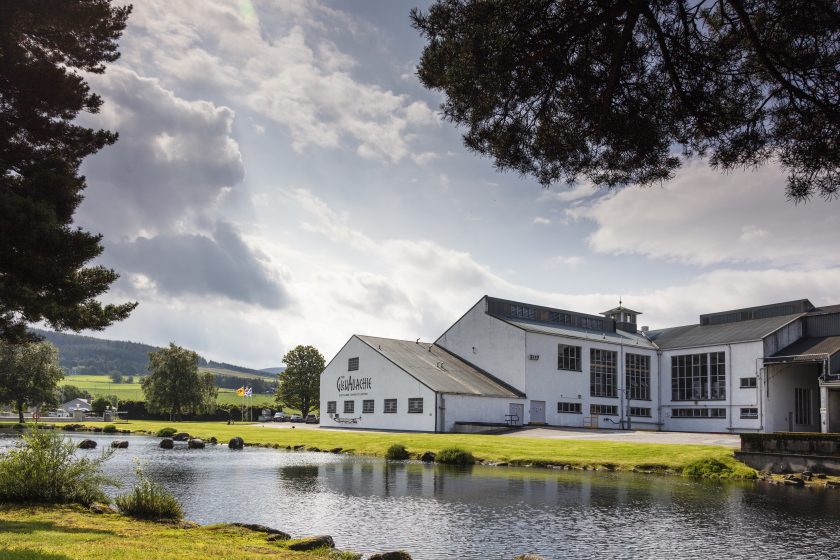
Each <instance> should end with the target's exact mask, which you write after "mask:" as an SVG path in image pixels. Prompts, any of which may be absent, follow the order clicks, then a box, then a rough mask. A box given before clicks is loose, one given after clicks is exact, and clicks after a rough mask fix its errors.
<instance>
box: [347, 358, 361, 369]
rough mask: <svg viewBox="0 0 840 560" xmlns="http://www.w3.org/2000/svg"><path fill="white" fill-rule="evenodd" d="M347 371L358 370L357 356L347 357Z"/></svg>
mask: <svg viewBox="0 0 840 560" xmlns="http://www.w3.org/2000/svg"><path fill="white" fill-rule="evenodd" d="M347 371H359V357H358V356H356V357H354V358H347Z"/></svg>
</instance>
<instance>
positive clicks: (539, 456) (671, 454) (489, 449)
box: [91, 420, 756, 478]
mask: <svg viewBox="0 0 840 560" xmlns="http://www.w3.org/2000/svg"><path fill="white" fill-rule="evenodd" d="M91 425H94V424H91ZM166 426H171V427H174V428H177V429H178V430H179V431H184V432H188V433H190V434H191V435H193V436H197V437H202V438H209V437H210V436H215V437H216V438H217V439H218V440H219V441H222V442H226V441H228V440H229V439H230V438H232V437H234V436H239V437H242V438H243V439H244V440H245V442H246V443H248V444H259V445H266V446H278V447H286V446H295V445H305V446H306V447H307V448H312V447H317V448H319V449H321V450H329V449H333V448H336V447H341V448H342V450H343V452H345V453H355V454H360V455H373V456H378V457H382V456H384V455H385V451H386V450H387V449H388V447H389V446H390V445H392V444H395V443H401V444H403V445H405V446H406V447H407V448H408V450H409V452H410V453H412V454H413V455H414V456H419V455H420V454H422V453H423V452H425V451H433V452H435V453H437V452H439V451H440V450H441V449H443V448H445V447H451V446H458V447H462V448H464V449H467V450H469V451H471V452H472V453H473V455H475V457H476V458H477V459H480V460H488V461H505V462H509V463H512V464H522V465H534V466H549V465H567V464H568V465H572V466H575V467H583V466H588V467H604V468H610V469H616V470H632V469H638V470H657V471H667V472H674V473H680V472H682V469H683V468H684V467H686V466H687V465H689V464H691V463H694V462H696V461H701V460H704V459H714V460H717V461H720V462H722V463H724V464H725V465H727V466H728V467H730V468H731V469H732V470H733V475H734V476H735V477H738V478H754V477H755V474H756V473H755V471H754V470H753V469H751V468H750V467H747V466H746V465H744V464H743V463H741V462H739V461H736V460H735V457H734V454H733V450H732V449H731V448H728V447H722V446H714V445H678V444H649V443H624V442H610V441H583V440H561V439H531V438H508V437H501V436H494V435H479V434H417V433H375V432H371V433H364V432H346V431H342V430H327V429H320V430H305V429H300V430H291V429H272V428H266V427H263V426H261V425H259V424H239V425H232V426H229V425H227V424H226V423H225V422H177V423H172V422H159V421H146V420H136V421H129V422H127V423H121V424H120V425H119V427H120V428H121V429H130V430H132V431H138V430H142V431H146V432H150V433H155V432H157V430H159V429H160V428H163V427H166Z"/></svg>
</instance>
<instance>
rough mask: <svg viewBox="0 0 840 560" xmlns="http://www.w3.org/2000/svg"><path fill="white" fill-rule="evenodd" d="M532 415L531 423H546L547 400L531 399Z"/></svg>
mask: <svg viewBox="0 0 840 560" xmlns="http://www.w3.org/2000/svg"><path fill="white" fill-rule="evenodd" d="M530 416H531V420H530V422H531V423H533V424H545V401H531V410H530Z"/></svg>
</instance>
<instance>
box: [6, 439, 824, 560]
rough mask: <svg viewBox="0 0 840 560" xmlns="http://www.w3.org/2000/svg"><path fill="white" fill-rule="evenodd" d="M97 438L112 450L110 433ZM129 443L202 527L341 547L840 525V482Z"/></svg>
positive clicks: (714, 550)
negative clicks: (219, 525) (724, 479)
mask: <svg viewBox="0 0 840 560" xmlns="http://www.w3.org/2000/svg"><path fill="white" fill-rule="evenodd" d="M93 439H96V440H97V441H99V442H100V446H102V445H103V444H104V445H108V443H109V441H110V439H111V438H109V437H108V436H100V435H97V436H95V437H94V438H93ZM8 441H9V440H6V442H0V445H3V444H4V443H8ZM130 441H131V443H130V447H129V449H126V450H117V453H115V455H114V457H113V458H112V459H111V460H110V461H109V462H108V464H107V470H108V472H109V474H112V475H115V476H117V477H118V478H122V479H123V480H124V481H125V483H127V485H131V484H133V483H134V476H133V465H132V459H133V458H134V457H143V458H145V459H147V461H148V466H147V473H148V474H149V476H150V478H152V479H154V480H157V481H159V482H161V483H163V484H164V485H165V486H166V487H167V488H168V489H169V490H171V491H172V492H173V493H175V495H176V496H177V497H178V498H179V499H180V500H181V501H182V503H183V504H184V507H185V510H186V512H187V516H188V517H189V518H190V519H193V520H195V521H198V522H199V523H214V522H225V521H246V522H252V523H263V524H266V525H271V526H275V527H277V528H279V529H283V530H285V531H288V532H290V533H292V534H293V535H296V536H298V535H305V534H315V533H326V534H331V535H332V536H333V537H334V538H335V540H336V542H337V543H338V545H339V546H340V547H342V548H349V549H355V550H359V551H362V552H373V551H381V550H390V549H394V548H404V549H407V550H409V551H410V552H411V554H412V556H413V557H414V558H417V559H444V558H446V559H449V558H466V559H485V558H512V557H513V556H514V555H515V554H518V553H522V552H535V553H539V554H541V555H543V556H544V557H546V558H592V557H607V558H635V557H641V558H684V557H692V558H722V557H731V558H757V557H761V558H794V557H795V558H827V557H831V555H832V554H835V553H836V550H837V548H836V544H835V543H836V535H837V534H838V531H840V521H838V519H840V491H836V490H829V491H825V490H811V489H798V488H788V487H777V486H769V485H762V484H753V483H741V484H738V483H732V484H711V483H698V482H693V481H690V480H686V479H682V478H677V477H659V476H644V475H632V474H614V473H592V472H576V471H551V470H539V469H516V468H489V467H480V466H476V467H467V468H453V467H444V466H441V465H425V464H420V463H390V464H388V463H385V462H383V461H379V460H375V459H370V458H364V457H344V456H340V455H333V454H324V453H284V452H278V451H269V450H262V449H255V448H246V449H245V450H243V451H240V452H231V451H229V450H228V449H227V448H226V447H224V446H218V447H208V448H207V449H205V450H188V449H186V446H179V447H177V448H176V449H174V450H172V451H164V450H160V449H158V448H157V440H156V439H153V438H140V437H136V438H135V437H133V438H131V440H130ZM85 453H88V452H85ZM89 453H98V451H92V452H89ZM255 498H256V499H255ZM803 535H804V536H803Z"/></svg>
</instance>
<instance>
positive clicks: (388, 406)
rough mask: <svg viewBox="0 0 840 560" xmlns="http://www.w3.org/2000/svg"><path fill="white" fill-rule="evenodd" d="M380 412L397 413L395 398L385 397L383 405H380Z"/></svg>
mask: <svg viewBox="0 0 840 560" xmlns="http://www.w3.org/2000/svg"><path fill="white" fill-rule="evenodd" d="M382 412H384V413H385V414H396V413H397V399H385V406H384V407H382Z"/></svg>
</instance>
